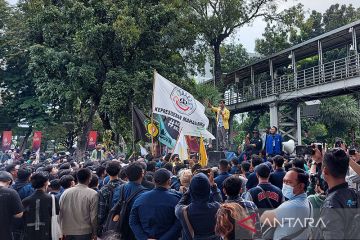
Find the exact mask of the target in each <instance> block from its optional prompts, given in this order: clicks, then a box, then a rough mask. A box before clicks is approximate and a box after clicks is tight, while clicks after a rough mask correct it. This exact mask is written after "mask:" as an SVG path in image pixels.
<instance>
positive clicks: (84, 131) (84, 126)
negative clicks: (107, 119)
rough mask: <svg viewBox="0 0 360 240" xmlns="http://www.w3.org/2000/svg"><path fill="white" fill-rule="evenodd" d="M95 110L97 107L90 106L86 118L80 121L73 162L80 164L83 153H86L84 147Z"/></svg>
mask: <svg viewBox="0 0 360 240" xmlns="http://www.w3.org/2000/svg"><path fill="white" fill-rule="evenodd" d="M96 110H97V105H96V106H95V105H94V104H92V105H91V107H90V110H89V113H88V116H87V118H86V119H84V120H83V121H81V128H80V129H81V130H80V133H79V135H78V140H77V149H76V151H75V160H76V161H77V162H80V161H82V160H83V159H84V156H85V151H86V147H87V146H86V145H87V138H88V134H89V131H90V130H91V128H92V125H93V121H94V116H95V112H96Z"/></svg>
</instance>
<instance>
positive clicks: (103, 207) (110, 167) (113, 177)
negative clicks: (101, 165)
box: [97, 161, 125, 237]
mask: <svg viewBox="0 0 360 240" xmlns="http://www.w3.org/2000/svg"><path fill="white" fill-rule="evenodd" d="M120 170H121V166H120V163H119V162H116V161H111V162H109V163H108V164H107V166H106V172H107V174H109V176H110V182H109V183H108V184H106V185H104V186H103V187H102V188H101V189H100V191H99V205H98V216H97V218H98V220H97V223H98V230H97V233H98V236H99V237H100V236H101V235H102V228H103V224H104V222H105V220H106V217H107V216H108V214H109V211H110V209H111V208H112V207H113V206H112V205H111V204H112V196H113V193H114V190H115V188H117V187H118V186H120V185H121V184H124V183H125V182H124V181H122V180H120V179H119V173H120Z"/></svg>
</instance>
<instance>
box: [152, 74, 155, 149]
mask: <svg viewBox="0 0 360 240" xmlns="http://www.w3.org/2000/svg"><path fill="white" fill-rule="evenodd" d="M155 76H156V69H154V83H153V92H152V109H151V155H153V156H154V155H155V154H154V135H153V127H154V111H153V110H154V90H155V81H156V78H155Z"/></svg>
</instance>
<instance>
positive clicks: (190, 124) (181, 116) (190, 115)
mask: <svg viewBox="0 0 360 240" xmlns="http://www.w3.org/2000/svg"><path fill="white" fill-rule="evenodd" d="M153 113H156V114H160V115H163V116H166V117H171V118H173V119H175V120H177V121H179V122H180V128H181V129H182V130H183V131H184V132H186V134H184V135H191V136H194V135H193V134H192V133H197V134H198V136H200V134H201V133H202V132H204V131H207V130H206V129H207V127H208V126H209V119H208V118H207V117H206V115H205V107H204V105H202V104H201V103H200V102H199V101H197V100H196V99H195V98H194V97H193V95H191V94H190V93H188V92H187V91H185V90H184V89H182V88H180V87H178V86H176V85H175V84H173V83H172V82H170V81H169V80H167V79H166V78H164V77H163V76H161V75H160V74H158V73H156V72H155V79H154V92H153ZM210 135H211V134H210ZM195 136H196V135H195Z"/></svg>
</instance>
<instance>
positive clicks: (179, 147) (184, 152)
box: [173, 131, 189, 161]
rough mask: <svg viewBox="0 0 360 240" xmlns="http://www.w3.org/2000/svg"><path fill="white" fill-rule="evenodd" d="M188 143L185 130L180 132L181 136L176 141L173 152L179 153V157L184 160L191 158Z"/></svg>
mask: <svg viewBox="0 0 360 240" xmlns="http://www.w3.org/2000/svg"><path fill="white" fill-rule="evenodd" d="M188 149H189V148H188V145H187V142H186V138H185V135H184V134H183V132H182V131H181V132H180V135H179V138H178V140H177V142H176V145H175V148H174V151H173V154H179V159H180V160H182V161H184V160H188V159H189V155H188Z"/></svg>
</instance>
